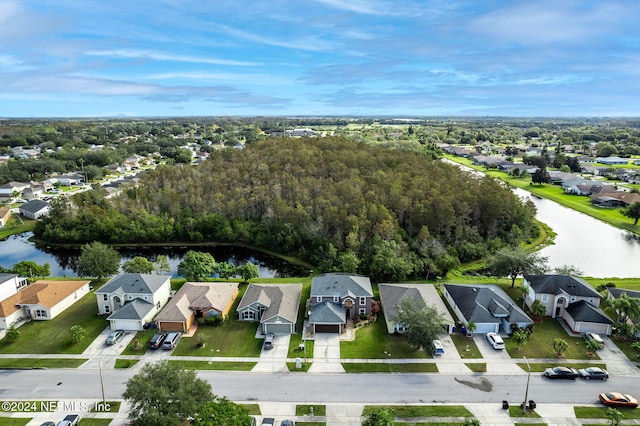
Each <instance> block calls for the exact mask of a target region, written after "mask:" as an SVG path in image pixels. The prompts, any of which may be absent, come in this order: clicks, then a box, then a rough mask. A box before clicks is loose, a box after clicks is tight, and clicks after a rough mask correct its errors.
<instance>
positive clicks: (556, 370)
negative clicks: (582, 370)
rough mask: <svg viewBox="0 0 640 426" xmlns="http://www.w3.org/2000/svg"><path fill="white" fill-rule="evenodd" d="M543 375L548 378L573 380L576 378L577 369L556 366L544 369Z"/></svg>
mask: <svg viewBox="0 0 640 426" xmlns="http://www.w3.org/2000/svg"><path fill="white" fill-rule="evenodd" d="M544 375H545V377H548V378H550V379H569V380H575V379H577V378H578V370H576V369H575V368H569V367H562V366H558V367H552V368H547V369H545V370H544Z"/></svg>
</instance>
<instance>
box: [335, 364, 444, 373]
mask: <svg viewBox="0 0 640 426" xmlns="http://www.w3.org/2000/svg"><path fill="white" fill-rule="evenodd" d="M342 366H343V367H344V370H345V371H346V372H347V373H437V372H438V366H436V364H435V363H433V362H421V363H418V364H413V363H410V364H406V363H377V362H352V363H349V362H343V363H342Z"/></svg>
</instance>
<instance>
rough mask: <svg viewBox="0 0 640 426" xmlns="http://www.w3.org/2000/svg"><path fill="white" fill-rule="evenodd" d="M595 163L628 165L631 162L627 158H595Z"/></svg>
mask: <svg viewBox="0 0 640 426" xmlns="http://www.w3.org/2000/svg"><path fill="white" fill-rule="evenodd" d="M596 161H597V162H598V163H600V164H628V163H629V161H631V160H630V159H629V158H620V157H615V156H611V157H596Z"/></svg>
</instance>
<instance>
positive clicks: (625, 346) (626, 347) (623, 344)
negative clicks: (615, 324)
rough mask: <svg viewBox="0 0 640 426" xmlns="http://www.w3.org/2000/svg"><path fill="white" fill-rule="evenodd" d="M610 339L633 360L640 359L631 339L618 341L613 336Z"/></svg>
mask: <svg viewBox="0 0 640 426" xmlns="http://www.w3.org/2000/svg"><path fill="white" fill-rule="evenodd" d="M611 341H612V342H613V343H614V344H615V345H616V346H617V347H618V349H620V350H621V351H622V353H623V354H625V355H626V356H627V358H629V360H631V361H633V362H638V361H640V356H639V355H638V350H637V349H634V348H633V347H632V346H631V345H632V344H633V343H635V342H634V341H633V340H625V341H618V340H616V339H615V338H613V337H612V338H611Z"/></svg>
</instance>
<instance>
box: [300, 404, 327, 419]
mask: <svg viewBox="0 0 640 426" xmlns="http://www.w3.org/2000/svg"><path fill="white" fill-rule="evenodd" d="M311 408H313V415H314V416H326V415H327V406H326V405H296V416H304V415H307V414H310V413H311Z"/></svg>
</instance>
